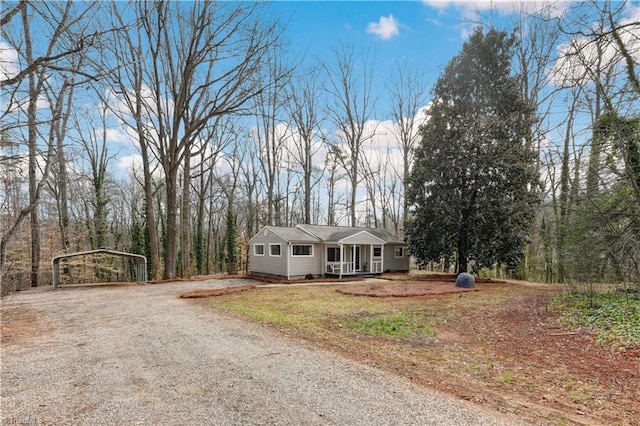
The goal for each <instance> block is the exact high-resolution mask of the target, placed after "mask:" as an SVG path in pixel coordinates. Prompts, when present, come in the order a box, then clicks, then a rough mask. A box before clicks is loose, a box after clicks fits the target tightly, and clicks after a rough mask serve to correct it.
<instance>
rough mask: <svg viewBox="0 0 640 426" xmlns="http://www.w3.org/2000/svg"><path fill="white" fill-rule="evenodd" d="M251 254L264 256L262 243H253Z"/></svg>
mask: <svg viewBox="0 0 640 426" xmlns="http://www.w3.org/2000/svg"><path fill="white" fill-rule="evenodd" d="M253 254H255V255H256V256H264V244H254V245H253Z"/></svg>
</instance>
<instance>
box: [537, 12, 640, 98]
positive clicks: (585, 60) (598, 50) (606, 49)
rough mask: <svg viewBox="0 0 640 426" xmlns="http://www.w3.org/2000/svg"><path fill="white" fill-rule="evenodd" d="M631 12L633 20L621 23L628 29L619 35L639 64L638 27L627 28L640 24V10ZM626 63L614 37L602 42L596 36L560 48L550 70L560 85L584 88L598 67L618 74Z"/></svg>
mask: <svg viewBox="0 0 640 426" xmlns="http://www.w3.org/2000/svg"><path fill="white" fill-rule="evenodd" d="M630 12H631V16H630V17H629V18H627V19H623V20H621V21H620V26H622V27H623V28H624V29H623V30H621V31H620V32H619V36H620V39H621V40H622V42H623V43H624V45H625V48H626V49H627V51H628V52H629V54H630V55H631V57H632V58H633V59H634V60H635V61H636V62H637V61H640V38H639V37H638V34H637V32H638V25H632V26H628V27H625V25H627V24H632V23H637V22H638V19H640V7H639V8H635V9H632V10H631V11H630ZM605 30H606V29H605ZM623 61H624V60H623V58H622V55H621V54H620V52H619V48H618V45H617V43H616V41H615V40H614V39H613V37H608V38H604V37H603V38H600V39H599V42H596V41H594V39H593V38H592V37H576V38H573V39H570V40H568V41H566V42H564V43H562V44H561V45H559V46H558V48H557V59H556V61H555V63H554V64H553V65H552V67H551V69H550V70H549V79H550V80H551V82H553V83H554V84H555V85H557V86H583V85H585V84H587V83H589V82H591V81H592V80H593V76H594V73H595V72H596V71H597V68H598V67H599V68H600V69H601V71H603V72H605V73H610V74H611V75H616V74H617V73H619V72H620V71H621V69H622V66H623V63H624V62H623Z"/></svg>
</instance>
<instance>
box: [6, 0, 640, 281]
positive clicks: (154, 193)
mask: <svg viewBox="0 0 640 426" xmlns="http://www.w3.org/2000/svg"><path fill="white" fill-rule="evenodd" d="M639 11H640V9H639V8H637V6H636V5H634V4H632V3H628V2H602V3H601V2H593V1H589V2H579V3H577V4H575V5H573V6H572V7H571V8H570V9H568V10H567V11H566V13H565V14H564V15H563V16H554V15H550V14H548V13H545V11H544V10H542V11H541V12H540V13H535V14H532V13H528V12H525V11H524V10H523V11H521V12H520V13H517V14H514V15H512V16H513V19H510V20H509V21H508V22H506V23H505V24H504V25H501V28H498V29H499V30H503V31H505V32H506V33H507V34H514V36H515V39H514V43H513V46H512V47H511V49H512V50H511V51H512V54H513V56H512V58H513V59H512V60H513V63H512V64H511V65H512V66H511V68H512V75H513V77H516V78H517V79H518V81H519V87H520V90H521V93H520V94H521V96H522V98H523V99H525V100H526V102H527V103H529V104H530V105H532V106H533V109H534V111H533V115H534V117H535V119H534V120H532V123H531V129H530V136H529V137H530V139H529V143H530V146H531V147H532V149H533V150H534V152H535V155H534V158H533V160H532V161H533V166H534V168H535V172H536V173H537V174H538V175H539V176H540V185H539V187H536V188H529V189H531V190H532V191H533V190H535V191H537V192H536V195H537V197H538V198H539V200H540V203H539V204H538V207H537V208H536V210H535V212H534V215H533V221H532V224H531V226H530V229H529V230H528V233H527V236H526V237H527V238H526V239H525V242H524V245H525V247H523V252H524V257H523V258H522V259H521V261H520V263H519V264H518V265H515V266H514V265H508V266H509V267H515V273H516V275H517V276H518V277H520V278H525V279H530V280H544V281H548V282H568V283H569V282H577V281H580V282H602V281H607V282H610V281H627V282H636V283H637V282H638V280H639V278H638V277H639V275H640V274H639V272H640V237H639V236H640V114H639V113H638V111H640V108H638V106H639V104H638V97H639V95H640V81H639V79H638V71H639V68H638V58H639V57H640V22H639V21H640V12H639ZM0 18H1V19H2V21H1V25H2V39H0V41H2V44H1V45H0V49H2V50H3V55H2V58H3V62H2V64H0V68H1V69H2V71H3V72H2V73H0V79H1V81H0V83H1V89H2V95H1V100H2V101H1V102H0V107H1V109H2V111H1V112H0V114H1V120H0V122H1V128H0V176H1V181H0V238H1V239H0V283H1V285H2V293H3V294H6V293H7V292H10V291H13V290H16V289H19V288H27V287H29V286H39V285H47V284H49V283H50V282H51V272H50V269H51V268H50V261H51V258H52V257H53V256H56V255H59V254H63V253H68V252H75V251H80V250H88V249H95V248H109V249H113V250H121V251H129V252H133V253H140V254H143V255H145V256H147V258H148V260H149V277H150V279H161V278H165V279H172V278H176V277H190V276H193V275H201V274H212V273H216V272H220V271H225V270H226V268H227V266H231V267H234V268H238V269H240V270H242V269H243V268H244V267H245V264H244V262H245V252H246V242H247V240H248V239H249V238H251V237H252V236H253V235H254V234H255V232H257V230H258V229H259V228H260V227H261V226H263V225H266V224H272V225H282V226H293V225H295V224H297V223H314V224H329V225H348V226H376V227H384V228H388V229H391V230H393V231H394V232H396V233H398V234H400V235H402V233H403V232H404V223H405V221H406V220H407V219H408V218H409V217H410V215H411V209H412V206H411V205H408V203H406V202H405V200H406V199H407V198H406V190H407V180H406V179H407V178H408V176H409V175H410V171H411V168H412V165H413V164H414V155H415V152H416V149H417V148H418V146H419V145H420V143H421V137H422V135H421V133H420V132H419V126H420V125H421V124H423V123H424V122H425V120H427V119H428V117H429V105H430V103H432V102H433V101H434V99H433V97H432V95H433V93H435V92H430V90H431V86H430V84H429V83H427V82H426V81H425V78H424V73H423V72H422V70H420V69H417V68H415V67H412V66H411V65H409V64H405V63H400V64H397V67H396V70H395V72H393V73H391V74H390V75H389V77H388V84H387V86H386V88H385V90H386V92H385V93H384V99H388V101H385V102H386V103H385V105H382V106H381V105H379V101H378V99H381V98H382V94H381V93H374V86H373V84H372V73H373V71H374V69H375V67H376V64H375V55H374V54H373V53H372V52H371V51H358V50H356V49H354V48H353V47H352V46H349V45H347V44H341V45H337V46H335V48H334V50H333V55H332V56H331V57H327V58H321V59H318V58H314V57H313V56H312V55H310V56H309V57H306V58H300V57H294V55H292V54H291V53H290V52H289V51H288V49H287V40H286V39H285V38H284V35H283V33H284V28H285V25H286V24H285V23H282V22H279V21H278V20H277V19H276V18H274V16H273V14H272V13H270V11H269V5H268V4H254V3H249V4H247V3H238V2H222V3H209V2H166V3H159V2H158V3H157V2H137V1H132V2H127V3H125V2H78V3H72V2H31V1H21V2H5V4H4V8H3V11H2V16H1V17H0ZM490 24H492V23H491V22H490V18H487V22H484V23H483V22H480V23H478V25H479V26H483V25H484V26H486V28H489V27H491V26H492V25H490ZM11 54H14V55H15V58H13V60H11V61H9V60H7V58H10V57H11ZM380 111H382V113H383V114H385V116H384V119H383V120H380V121H378V120H379V117H376V116H374V113H378V114H380ZM478 124H479V125H480V124H481V123H478ZM381 134H385V135H387V136H388V135H392V136H393V138H392V140H393V142H392V143H386V144H383V143H381V138H380V137H379V136H380V135H381ZM387 139H388V138H387ZM113 140H133V141H135V144H134V146H133V149H135V153H136V154H137V155H136V156H135V157H134V156H129V157H126V158H139V159H140V160H139V161H136V162H133V163H132V164H131V167H129V168H126V169H123V168H122V167H120V166H121V164H123V160H126V158H124V159H123V156H124V154H123V153H122V152H121V151H120V149H119V148H118V145H117V144H113V143H111V141H113ZM425 260H436V261H440V260H441V259H425ZM122 262H123V261H121V260H118V259H113V258H95V259H79V260H74V261H73V263H72V262H69V263H67V264H66V266H65V277H64V280H66V282H81V281H104V280H128V279H130V274H131V271H132V270H131V265H128V264H126V263H122ZM505 267H507V265H504V264H502V263H497V264H496V266H495V268H494V269H493V270H485V271H484V272H485V273H487V274H495V273H500V271H504V268H505Z"/></svg>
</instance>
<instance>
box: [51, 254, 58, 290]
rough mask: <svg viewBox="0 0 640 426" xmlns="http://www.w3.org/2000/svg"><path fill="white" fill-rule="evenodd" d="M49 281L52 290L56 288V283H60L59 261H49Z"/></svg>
mask: <svg viewBox="0 0 640 426" xmlns="http://www.w3.org/2000/svg"><path fill="white" fill-rule="evenodd" d="M51 272H52V275H51V281H52V284H53V288H54V289H55V288H57V287H58V282H59V281H60V276H59V274H60V262H59V259H52V260H51Z"/></svg>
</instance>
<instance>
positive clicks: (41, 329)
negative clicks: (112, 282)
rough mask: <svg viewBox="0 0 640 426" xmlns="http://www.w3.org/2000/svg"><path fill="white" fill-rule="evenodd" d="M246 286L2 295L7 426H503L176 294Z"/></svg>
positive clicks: (173, 286)
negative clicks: (220, 313) (103, 425)
mask: <svg viewBox="0 0 640 426" xmlns="http://www.w3.org/2000/svg"><path fill="white" fill-rule="evenodd" d="M246 283H247V282H246V281H243V280H239V279H233V280H232V279H229V280H219V281H214V280H212V281H203V282H189V283H168V284H156V285H147V286H132V287H110V288H107V287H91V288H73V289H69V288H67V289H62V288H61V289H58V290H55V291H43V290H41V289H36V290H35V291H31V290H30V291H27V292H22V293H17V294H13V295H9V296H7V297H5V298H4V299H3V300H2V301H1V302H0V303H1V309H2V318H3V319H2V320H3V327H4V328H5V329H4V332H5V333H6V335H5V336H3V344H2V382H1V384H2V401H1V407H2V416H1V417H2V421H3V424H40V425H42V424H54V425H86V424H109V425H134V424H143V425H498V424H506V423H505V420H504V419H502V420H498V419H497V418H495V417H493V416H492V415H490V414H487V413H484V412H482V411H481V410H480V408H477V407H475V406H472V405H469V404H466V403H464V402H462V401H458V400H456V399H454V398H451V397H449V396H446V395H442V394H438V393H435V392H433V391H430V390H426V389H422V388H419V387H416V386H414V385H412V384H411V383H409V382H408V381H405V380H403V379H400V378H398V377H395V376H393V375H392V374H388V373H385V372H382V371H380V370H376V369H374V368H370V367H367V366H364V365H361V364H358V363H356V362H353V361H350V360H347V359H345V358H342V357H340V356H337V355H334V354H331V353H328V352H325V351H322V350H319V349H317V348H314V347H311V346H307V345H305V344H302V343H298V342H293V341H291V340H287V339H284V338H282V337H279V336H278V335H277V334H276V333H270V332H269V331H266V330H264V329H263V328H261V327H258V326H254V325H251V324H247V323H244V322H241V321H239V320H233V319H229V318H227V317H220V316H217V315H216V314H215V313H214V312H212V311H210V310H207V309H206V308H204V307H202V306H199V305H197V304H194V303H192V302H189V301H187V300H184V299H179V298H178V297H177V294H179V293H180V292H183V291H187V290H191V289H196V288H213V287H222V286H228V285H241V284H246ZM251 283H254V282H251ZM15 319H17V320H19V321H18V323H16V321H15ZM12 321H13V322H12ZM17 325H20V326H24V327H22V328H21V327H18V326H17Z"/></svg>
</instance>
